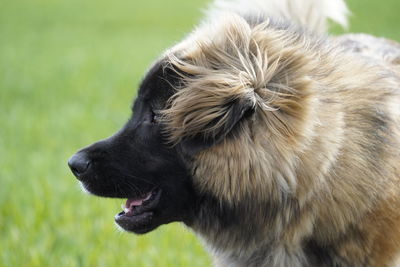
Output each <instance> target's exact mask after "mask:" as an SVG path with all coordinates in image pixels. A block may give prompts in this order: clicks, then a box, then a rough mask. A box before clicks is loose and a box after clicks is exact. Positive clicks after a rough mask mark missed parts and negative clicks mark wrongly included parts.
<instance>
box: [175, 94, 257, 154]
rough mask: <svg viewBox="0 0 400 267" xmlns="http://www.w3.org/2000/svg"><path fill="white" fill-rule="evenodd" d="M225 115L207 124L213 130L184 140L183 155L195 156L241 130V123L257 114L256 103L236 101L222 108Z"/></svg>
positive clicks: (182, 145)
mask: <svg viewBox="0 0 400 267" xmlns="http://www.w3.org/2000/svg"><path fill="white" fill-rule="evenodd" d="M221 109H222V110H225V112H224V113H223V114H221V115H220V116H218V117H216V118H214V119H213V120H211V121H210V122H208V123H207V125H206V126H207V128H209V129H212V130H210V131H206V129H205V130H204V131H203V132H200V133H197V134H195V135H193V136H188V137H186V138H183V139H182V141H181V142H180V148H181V150H182V152H183V154H185V155H188V156H193V155H195V154H197V153H198V152H200V151H202V150H204V149H207V148H209V147H211V146H213V145H216V144H218V143H220V142H222V141H223V140H224V138H226V137H227V136H229V135H230V134H233V132H234V131H236V130H238V131H239V130H240V129H239V127H240V125H239V124H240V123H241V122H242V121H243V120H245V119H246V118H248V117H250V116H251V115H252V114H253V113H254V112H255V105H254V102H253V101H251V100H250V99H235V100H232V101H230V102H229V103H227V104H225V105H224V107H221Z"/></svg>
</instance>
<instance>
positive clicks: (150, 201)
mask: <svg viewBox="0 0 400 267" xmlns="http://www.w3.org/2000/svg"><path fill="white" fill-rule="evenodd" d="M81 188H82V190H83V191H84V192H85V193H88V194H92V195H96V196H100V197H111V198H121V199H123V198H126V199H127V200H126V203H125V204H123V205H122V206H121V207H122V211H121V212H119V213H118V214H116V215H115V217H114V219H115V222H116V224H117V225H118V226H119V228H120V229H122V230H124V231H128V232H133V233H136V234H145V233H148V232H150V231H152V230H154V229H156V228H157V227H158V226H160V225H161V224H162V223H161V222H158V219H157V218H158V217H159V216H158V215H159V214H160V212H161V210H160V199H161V195H162V190H161V189H159V188H154V189H152V190H150V191H148V192H146V193H145V194H142V195H140V196H129V195H127V194H123V195H119V194H117V193H110V192H108V193H105V192H102V191H100V192H98V191H96V190H95V189H94V188H93V187H91V186H90V185H88V184H85V183H82V182H81Z"/></svg>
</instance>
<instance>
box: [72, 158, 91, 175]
mask: <svg viewBox="0 0 400 267" xmlns="http://www.w3.org/2000/svg"><path fill="white" fill-rule="evenodd" d="M68 166H69V167H70V169H71V171H72V172H73V173H74V175H75V176H76V178H78V179H81V178H82V176H83V175H84V174H85V173H86V172H87V170H88V169H89V166H90V160H89V159H88V157H87V155H86V153H84V152H78V153H76V154H75V155H73V156H72V157H71V158H70V159H69V160H68Z"/></svg>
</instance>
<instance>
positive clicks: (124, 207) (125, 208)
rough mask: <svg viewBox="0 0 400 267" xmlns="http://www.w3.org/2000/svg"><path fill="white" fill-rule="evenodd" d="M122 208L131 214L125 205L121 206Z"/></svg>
mask: <svg viewBox="0 0 400 267" xmlns="http://www.w3.org/2000/svg"><path fill="white" fill-rule="evenodd" d="M121 208H122V210H123V211H124V212H125V213H128V212H129V208H127V207H126V206H125V205H124V204H121Z"/></svg>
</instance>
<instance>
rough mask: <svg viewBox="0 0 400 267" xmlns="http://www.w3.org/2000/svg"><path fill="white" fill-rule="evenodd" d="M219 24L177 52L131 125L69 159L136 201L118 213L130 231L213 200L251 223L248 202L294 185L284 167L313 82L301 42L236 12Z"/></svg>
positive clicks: (98, 188) (115, 193) (92, 188)
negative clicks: (246, 206)
mask: <svg viewBox="0 0 400 267" xmlns="http://www.w3.org/2000/svg"><path fill="white" fill-rule="evenodd" d="M217 25H218V27H215V26H213V27H210V28H206V29H205V28H201V29H199V30H198V31H197V32H195V33H194V34H193V35H191V36H190V37H189V38H187V39H186V40H185V41H183V42H182V43H181V44H179V45H177V46H176V47H174V48H172V49H171V50H169V51H168V52H167V53H166V54H165V56H164V57H163V58H162V59H161V60H159V61H158V62H157V63H156V64H155V65H154V66H153V67H152V68H151V70H150V71H149V72H148V74H147V76H146V77H145V78H144V80H143V82H142V84H141V86H140V89H139V93H138V97H137V99H136V100H135V102H134V105H133V115H132V117H131V119H130V120H129V121H128V122H127V123H126V125H125V126H124V127H123V128H122V129H121V130H120V131H119V132H117V133H116V134H115V135H113V136H112V137H110V138H108V139H105V140H103V141H100V142H97V143H95V144H93V145H91V146H89V147H86V148H84V149H82V150H80V151H79V152H78V153H76V154H75V155H74V156H73V157H72V158H71V159H70V161H69V165H70V167H71V169H72V171H73V173H74V174H75V176H76V177H77V178H78V179H79V180H80V181H81V183H82V185H83V186H84V187H85V188H86V189H87V190H88V191H89V192H91V193H93V194H95V195H98V196H105V197H115V198H127V199H128V200H127V202H126V206H125V210H124V211H123V212H121V213H119V214H118V215H117V216H116V222H117V223H118V224H119V225H120V226H121V227H122V228H124V229H126V230H128V231H133V232H135V233H145V232H148V231H150V230H153V229H154V228H156V227H157V226H159V225H161V224H165V223H168V222H172V221H184V222H186V223H188V224H190V223H191V222H192V221H193V220H194V218H195V217H196V216H198V214H199V213H201V212H202V211H201V210H202V208H203V206H202V205H203V204H204V202H207V201H208V200H209V199H214V200H217V202H212V203H214V204H215V207H213V208H216V209H218V208H219V207H221V208H224V206H225V205H228V206H230V208H232V209H237V210H239V211H237V212H236V213H235V214H237V216H238V217H240V218H241V219H243V220H245V219H246V216H244V217H243V212H242V211H243V209H245V207H244V206H243V205H247V203H248V201H247V200H250V199H251V202H252V203H254V202H255V201H256V202H257V201H258V202H259V203H264V204H265V203H267V202H268V203H270V202H271V201H282V199H283V197H282V195H283V194H285V193H287V192H289V191H290V190H292V189H293V187H294V186H295V183H296V182H295V181H293V180H291V178H292V177H293V174H291V173H285V171H287V170H289V168H287V166H286V165H285V166H284V164H286V163H288V162H290V161H291V159H290V158H289V157H290V155H291V153H290V152H289V150H290V149H292V148H293V149H294V147H296V146H297V145H298V144H299V143H301V139H302V132H303V130H302V129H303V128H302V127H303V119H304V118H306V117H307V110H305V108H304V107H306V106H307V105H306V102H307V101H309V97H308V93H307V90H308V88H309V85H310V82H309V80H308V79H306V78H303V77H304V75H303V72H306V71H307V66H306V65H304V64H303V62H305V60H304V53H302V52H301V49H300V46H296V48H298V50H296V49H293V46H295V43H296V42H298V41H299V40H296V36H295V35H294V34H292V35H288V36H290V37H287V36H285V35H284V34H282V31H283V29H282V27H283V26H281V25H279V26H271V25H270V23H269V22H264V23H258V24H257V23H251V22H250V23H249V22H248V21H246V20H244V19H243V18H241V17H238V16H232V17H231V18H228V19H225V20H224V21H223V23H218V24H217ZM289 45H290V46H291V48H287V47H286V46H289ZM293 69H296V71H293ZM266 136H267V138H266ZM282 147H286V148H285V149H281V148H282ZM288 147H289V148H288ZM261 161H262V163H260V162H261ZM288 164H289V163H288ZM272 170H277V172H279V175H276V177H278V178H279V179H277V180H276V179H275V180H274V179H272V177H273V176H274V173H272ZM266 175H267V176H266ZM206 196H207V197H206ZM266 196H268V197H266ZM207 203H211V202H210V201H208V202H207ZM253 206H254V205H253ZM247 212H250V210H247ZM257 214H259V213H257ZM262 216H264V215H262ZM225 220H227V218H225Z"/></svg>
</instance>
